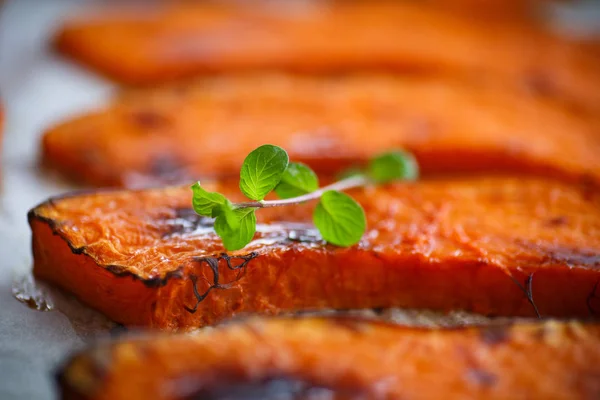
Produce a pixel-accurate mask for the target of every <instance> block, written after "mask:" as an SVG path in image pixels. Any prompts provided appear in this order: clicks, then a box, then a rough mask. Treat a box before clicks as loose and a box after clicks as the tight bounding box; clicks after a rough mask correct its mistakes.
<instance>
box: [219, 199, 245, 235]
mask: <svg viewBox="0 0 600 400" xmlns="http://www.w3.org/2000/svg"><path fill="white" fill-rule="evenodd" d="M212 217H213V218H218V217H222V218H223V219H224V221H225V222H227V224H228V225H229V228H231V229H232V230H236V229H239V227H240V220H239V218H238V216H237V214H236V213H235V210H234V209H233V205H232V204H231V202H230V201H229V200H225V203H224V204H221V205H219V206H218V207H215V208H213V212H212Z"/></svg>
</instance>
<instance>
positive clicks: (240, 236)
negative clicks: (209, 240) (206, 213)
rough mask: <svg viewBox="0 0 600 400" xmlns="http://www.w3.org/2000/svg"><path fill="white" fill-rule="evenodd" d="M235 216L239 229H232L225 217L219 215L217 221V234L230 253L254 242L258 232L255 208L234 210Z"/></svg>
mask: <svg viewBox="0 0 600 400" xmlns="http://www.w3.org/2000/svg"><path fill="white" fill-rule="evenodd" d="M233 215H234V217H235V218H236V219H237V221H238V224H237V225H238V228H237V229H232V228H231V225H230V224H229V223H228V222H227V220H226V218H225V216H224V215H219V216H218V217H217V219H216V220H215V232H216V233H217V235H219V237H220V238H221V240H222V241H223V246H225V248H226V249H227V250H229V251H233V250H239V249H242V248H244V247H245V246H246V245H247V244H248V243H250V241H252V238H253V237H254V233H255V232H256V214H255V213H254V209H253V208H238V209H236V210H233Z"/></svg>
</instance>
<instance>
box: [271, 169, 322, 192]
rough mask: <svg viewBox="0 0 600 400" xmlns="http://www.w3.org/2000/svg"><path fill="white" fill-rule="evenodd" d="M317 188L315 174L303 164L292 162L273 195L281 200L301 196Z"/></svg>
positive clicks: (317, 182) (317, 179)
mask: <svg viewBox="0 0 600 400" xmlns="http://www.w3.org/2000/svg"><path fill="white" fill-rule="evenodd" d="M318 188H319V178H317V174H315V172H314V171H313V170H312V169H310V167H308V166H307V165H305V164H302V163H295V162H292V163H290V164H289V165H288V167H287V168H286V170H285V172H284V173H283V175H282V177H281V182H279V185H277V186H276V187H275V193H277V196H279V197H280V198H282V199H289V198H292V197H297V196H302V195H303V194H306V193H310V192H314V191H315V190H317V189H318Z"/></svg>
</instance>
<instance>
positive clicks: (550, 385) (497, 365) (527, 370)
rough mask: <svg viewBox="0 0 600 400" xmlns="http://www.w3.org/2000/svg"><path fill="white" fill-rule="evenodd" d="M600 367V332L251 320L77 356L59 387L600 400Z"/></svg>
mask: <svg viewBox="0 0 600 400" xmlns="http://www.w3.org/2000/svg"><path fill="white" fill-rule="evenodd" d="M599 363H600V325H598V324H585V323H578V322H554V321H545V322H539V323H525V322H520V323H514V324H513V325H502V324H499V325H492V326H481V327H469V328H455V329H448V328H446V329H422V328H411V327H403V326H395V325H388V324H384V323H378V322H369V321H365V320H358V319H348V318H330V319H323V318H302V319H300V318H261V319H259V318H252V319H249V320H247V321H243V322H238V323H231V324H227V325H224V326H220V327H217V328H215V329H211V330H208V331H203V332H201V333H200V334H198V335H174V336H173V335H172V336H153V337H143V338H138V339H129V340H124V341H119V342H116V343H114V342H113V343H111V344H101V345H96V346H95V347H93V348H92V349H89V350H87V351H84V352H81V353H79V354H77V355H76V356H74V357H73V358H72V359H71V360H70V361H69V362H68V363H67V365H66V367H65V368H64V369H63V370H62V372H61V374H60V378H59V382H60V387H61V391H62V396H63V397H62V398H63V399H85V400H104V399H110V400H120V399H134V398H135V399H147V400H155V399H156V400H159V399H160V400H176V399H192V398H194V399H213V400H224V399H231V400H237V399H246V400H248V399H262V400H268V399H281V398H285V399H314V398H319V399H320V398H326V399H438V398H444V399H464V398H469V399H486V400H489V399H507V398H523V399H548V400H558V399H571V400H572V399H594V398H598V396H600V371H599V370H598V365H599ZM310 395H312V396H314V397H310ZM317 395H320V396H321V397H318V396H317Z"/></svg>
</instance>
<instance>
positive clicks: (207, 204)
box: [191, 182, 228, 217]
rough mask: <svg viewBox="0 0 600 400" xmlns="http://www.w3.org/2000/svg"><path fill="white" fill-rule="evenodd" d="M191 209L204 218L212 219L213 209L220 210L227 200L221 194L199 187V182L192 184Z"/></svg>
mask: <svg viewBox="0 0 600 400" xmlns="http://www.w3.org/2000/svg"><path fill="white" fill-rule="evenodd" d="M191 188H192V193H193V195H192V207H193V208H194V211H195V212H196V213H197V214H199V215H203V216H205V217H213V216H214V215H213V214H214V212H213V210H214V209H215V208H220V207H221V206H223V205H224V204H226V203H227V202H228V200H227V199H226V198H225V196H223V195H222V194H221V193H216V192H208V191H206V190H205V189H204V188H203V187H202V186H201V185H200V182H196V183H194V184H193V185H192V186H191Z"/></svg>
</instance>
